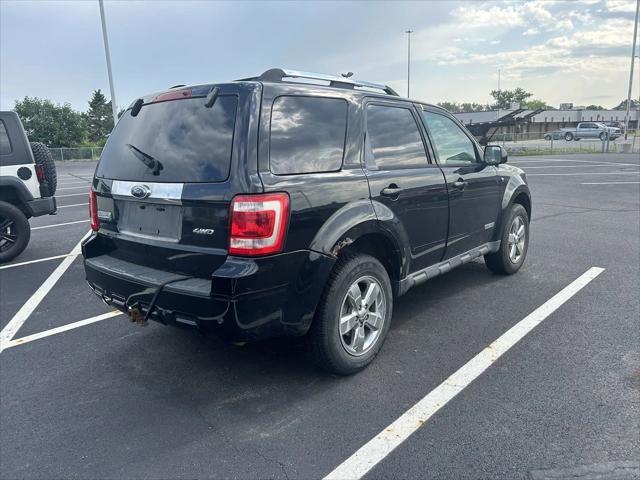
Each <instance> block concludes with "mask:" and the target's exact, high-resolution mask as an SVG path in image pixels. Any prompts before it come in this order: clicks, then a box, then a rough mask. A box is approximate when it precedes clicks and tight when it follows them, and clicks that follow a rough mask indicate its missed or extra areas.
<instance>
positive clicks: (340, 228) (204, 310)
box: [82, 69, 531, 374]
mask: <svg viewBox="0 0 640 480" xmlns="http://www.w3.org/2000/svg"><path fill="white" fill-rule="evenodd" d="M506 160H507V156H506V153H505V151H504V150H503V149H502V148H501V147H499V146H487V147H485V148H484V149H482V148H481V147H480V146H479V145H478V143H477V142H476V141H475V139H474V138H473V137H472V136H471V135H470V134H469V133H468V132H467V130H465V129H464V128H463V127H462V126H461V125H460V123H459V122H458V121H457V120H456V119H455V118H454V117H453V116H451V115H450V114H449V113H448V112H447V111H445V110H443V109H441V108H438V107H435V106H432V105H428V104H425V103H422V102H418V101H413V100H409V99H405V98H400V97H399V96H398V95H397V94H396V93H395V92H394V91H393V90H392V89H391V88H389V87H387V86H384V85H376V84H372V83H368V82H360V81H357V80H353V79H347V78H341V77H330V76H326V75H320V74H309V73H304V72H297V71H287V70H281V69H272V70H268V71H267V72H265V73H263V74H262V75H260V76H259V77H255V78H247V79H242V80H238V81H234V82H230V83H224V84H216V85H198V86H192V87H183V86H180V87H175V88H173V89H170V90H168V91H165V92H160V93H156V94H153V95H149V96H145V97H141V98H139V99H138V100H136V101H135V102H133V104H132V105H131V106H130V107H129V108H128V109H127V111H126V112H125V113H124V115H123V116H122V117H121V118H120V120H119V122H118V124H117V126H116V127H115V129H114V131H113V133H112V134H111V135H110V137H109V140H108V142H107V144H106V146H105V148H104V151H103V153H102V156H101V159H100V162H99V164H98V166H97V169H96V173H95V177H94V179H93V184H92V189H91V194H90V214H91V228H92V229H93V233H92V235H91V236H90V237H89V238H88V239H87V240H86V241H85V242H84V244H83V247H82V248H83V255H84V266H85V270H86V278H87V281H88V283H89V285H90V286H91V288H92V289H93V291H94V292H95V293H96V294H97V295H98V296H100V297H101V298H102V299H103V300H104V301H105V302H106V303H108V304H109V305H113V306H114V307H116V308H118V309H120V310H122V311H123V312H126V313H128V315H129V316H130V318H131V319H132V321H137V322H139V323H145V322H146V321H147V320H148V319H152V320H155V321H157V322H160V323H163V324H171V325H177V326H180V325H183V326H184V325H187V326H192V327H197V328H199V329H201V330H204V331H214V332H218V333H219V334H221V335H223V336H226V337H227V338H229V339H232V340H234V341H251V340H258V339H264V338H268V337H273V336H281V335H307V337H308V340H309V349H310V351H311V352H312V353H313V354H314V357H315V358H316V360H317V361H318V363H319V364H320V365H321V366H323V367H324V368H325V369H327V370H329V371H332V372H336V373H339V374H350V373H354V372H356V371H358V370H360V369H362V368H364V367H365V366H366V365H367V364H368V363H369V362H371V360H372V359H373V358H374V357H375V355H376V354H377V353H378V351H379V350H380V347H381V346H382V343H383V341H384V338H385V336H386V334H387V332H388V330H389V327H390V324H391V315H392V310H393V302H394V301H395V300H396V299H397V298H399V297H400V296H401V295H403V294H404V293H405V292H406V291H407V290H409V289H410V288H411V287H413V286H415V285H418V284H420V283H422V282H425V281H426V280H428V279H430V278H432V277H435V276H437V275H439V274H441V273H445V272H447V271H449V270H451V269H452V268H454V267H456V266H459V265H461V264H464V263H466V262H469V261H471V260H473V259H475V258H478V257H482V256H484V259H485V262H486V264H487V266H488V267H489V269H491V270H492V271H494V272H497V273H501V274H511V273H514V272H516V271H517V270H518V269H519V268H520V267H521V266H522V264H523V262H524V260H525V257H526V254H527V247H528V241H529V218H530V217H531V197H530V193H529V188H528V186H527V182H526V179H525V175H524V173H523V172H522V171H521V170H520V169H518V168H516V167H512V166H509V165H506V164H505V162H506Z"/></svg>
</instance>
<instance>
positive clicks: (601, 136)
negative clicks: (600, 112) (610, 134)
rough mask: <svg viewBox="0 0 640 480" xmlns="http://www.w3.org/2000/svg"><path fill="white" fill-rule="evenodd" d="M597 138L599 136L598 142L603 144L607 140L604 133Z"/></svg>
mask: <svg viewBox="0 0 640 480" xmlns="http://www.w3.org/2000/svg"><path fill="white" fill-rule="evenodd" d="M599 136H600V141H601V142H604V141H605V140H606V139H607V134H606V133H604V132H602V133H601V134H600V135H599Z"/></svg>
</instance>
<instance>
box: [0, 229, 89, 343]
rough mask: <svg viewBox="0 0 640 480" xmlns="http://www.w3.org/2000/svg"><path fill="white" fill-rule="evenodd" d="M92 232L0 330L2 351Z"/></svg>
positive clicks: (68, 265) (56, 281)
mask: <svg viewBox="0 0 640 480" xmlns="http://www.w3.org/2000/svg"><path fill="white" fill-rule="evenodd" d="M90 234H91V231H88V232H87V233H86V234H85V235H83V237H82V238H81V239H80V241H79V242H78V243H77V244H76V246H75V247H73V249H72V250H71V251H70V252H69V255H68V256H66V257H65V258H64V260H62V262H60V265H58V266H57V267H56V269H55V270H54V271H53V272H52V273H51V275H49V277H48V278H47V279H46V280H45V281H44V283H43V284H42V285H40V287H38V289H37V290H36V291H35V292H34V294H33V295H31V297H30V298H29V300H27V301H26V302H25V303H24V305H22V307H21V308H20V310H18V312H17V313H16V314H15V315H14V316H13V317H12V318H11V320H9V323H7V324H6V325H5V327H4V328H3V329H2V331H0V352H2V351H3V350H4V349H5V346H6V345H7V343H8V342H10V341H11V340H12V339H13V336H14V335H15V334H16V333H17V331H18V330H20V327H22V325H23V324H24V322H26V321H27V319H28V318H29V316H30V315H31V314H32V313H33V311H34V310H35V309H36V308H37V307H38V305H40V302H42V300H44V297H45V296H46V295H47V294H48V293H49V292H50V291H51V289H52V288H53V287H54V286H55V284H56V283H58V280H60V278H61V277H62V275H63V274H64V272H66V271H67V269H68V268H69V267H70V266H71V264H72V263H73V261H74V260H75V259H76V257H77V256H78V255H79V254H80V245H81V244H82V242H83V241H84V239H85V238H87V237H88V236H89V235H90Z"/></svg>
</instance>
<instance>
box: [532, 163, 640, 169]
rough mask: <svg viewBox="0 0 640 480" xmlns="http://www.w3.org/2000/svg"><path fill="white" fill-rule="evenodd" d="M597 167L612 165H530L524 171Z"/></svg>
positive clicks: (609, 165)
mask: <svg viewBox="0 0 640 480" xmlns="http://www.w3.org/2000/svg"><path fill="white" fill-rule="evenodd" d="M595 167H609V168H611V164H610V163H606V164H599V165H543V166H542V167H538V166H536V167H530V166H528V165H523V166H522V168H523V169H524V170H531V169H533V168H595ZM635 167H640V165H635Z"/></svg>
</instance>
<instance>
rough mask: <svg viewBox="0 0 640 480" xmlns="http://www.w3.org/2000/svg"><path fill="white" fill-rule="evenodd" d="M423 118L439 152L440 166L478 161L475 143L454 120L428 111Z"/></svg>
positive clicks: (424, 112) (423, 113)
mask: <svg viewBox="0 0 640 480" xmlns="http://www.w3.org/2000/svg"><path fill="white" fill-rule="evenodd" d="M422 117H423V118H424V121H425V123H426V124H427V127H428V129H429V133H430V134H431V139H432V140H433V143H434V146H435V149H436V151H437V152H438V161H439V162H440V164H442V165H446V164H457V163H474V162H476V161H477V159H476V149H475V147H474V145H473V142H472V141H471V140H470V139H469V137H467V136H466V135H465V133H464V132H463V131H462V129H461V128H460V127H459V126H458V125H457V124H456V123H455V122H454V121H453V120H451V119H450V118H448V117H445V116H444V115H438V114H437V113H432V112H428V111H423V112H422Z"/></svg>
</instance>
